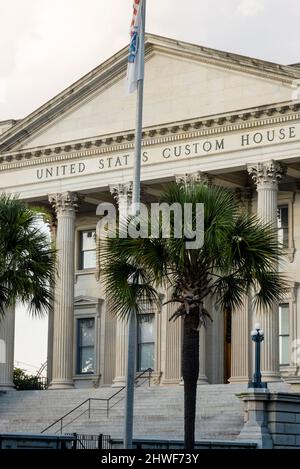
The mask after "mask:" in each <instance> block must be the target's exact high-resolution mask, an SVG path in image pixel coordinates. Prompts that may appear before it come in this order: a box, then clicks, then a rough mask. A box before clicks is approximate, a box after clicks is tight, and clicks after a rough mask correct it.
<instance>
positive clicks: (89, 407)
mask: <svg viewBox="0 0 300 469" xmlns="http://www.w3.org/2000/svg"><path fill="white" fill-rule="evenodd" d="M146 373H148V383H149V386H150V385H151V376H152V373H153V369H152V368H147V370H144V371H143V372H142V373H140V374H139V375H138V376H136V378H135V381H137V380H138V379H140V378H142V377H143V376H144V375H145V374H146ZM125 388H126V386H122V387H121V388H120V389H119V390H118V391H117V392H115V393H114V394H112V395H111V396H110V397H107V398H104V397H102V398H100V397H99V398H97V397H89V398H88V399H86V400H85V401H83V402H81V404H78V405H77V406H76V407H74V408H73V409H72V410H70V411H69V412H67V413H66V414H64V415H63V416H62V417H60V418H59V419H57V420H55V422H53V423H51V425H49V426H48V427H46V428H44V429H43V430H42V431H41V433H45V432H46V431H47V430H49V429H50V428H52V427H54V426H55V425H56V424H58V423H60V433H62V431H63V428H64V425H63V420H64V419H65V418H66V417H68V416H69V415H71V414H72V413H73V412H75V411H76V410H78V409H80V407H82V406H83V405H84V404H86V403H87V402H88V409H87V411H88V418H91V402H92V401H105V402H106V417H107V418H108V417H109V409H110V401H111V400H112V399H113V398H114V397H116V396H117V395H118V394H120V393H121V392H122V391H124V389H125ZM120 401H121V399H120ZM120 401H118V402H120ZM85 412H86V410H84V411H83V412H81V413H80V414H79V415H78V416H76V417H75V418H74V419H73V420H72V421H71V422H69V423H68V425H70V423H73V422H74V421H75V420H76V419H77V418H79V417H81V415H83V414H84V413H85Z"/></svg>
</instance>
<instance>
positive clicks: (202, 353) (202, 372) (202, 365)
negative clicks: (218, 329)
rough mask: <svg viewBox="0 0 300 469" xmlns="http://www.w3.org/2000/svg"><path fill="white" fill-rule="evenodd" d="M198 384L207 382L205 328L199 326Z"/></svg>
mask: <svg viewBox="0 0 300 469" xmlns="http://www.w3.org/2000/svg"><path fill="white" fill-rule="evenodd" d="M198 384H208V379H207V376H206V329H205V327H201V328H200V331H199V377H198Z"/></svg>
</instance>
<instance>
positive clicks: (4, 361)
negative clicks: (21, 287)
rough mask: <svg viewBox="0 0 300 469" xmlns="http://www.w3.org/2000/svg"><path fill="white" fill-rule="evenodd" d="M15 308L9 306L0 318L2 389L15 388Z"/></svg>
mask: <svg viewBox="0 0 300 469" xmlns="http://www.w3.org/2000/svg"><path fill="white" fill-rule="evenodd" d="M14 345H15V308H14V307H9V308H7V310H6V313H5V316H4V317H3V318H1V319H0V391H8V390H11V389H14V383H13V371H14Z"/></svg>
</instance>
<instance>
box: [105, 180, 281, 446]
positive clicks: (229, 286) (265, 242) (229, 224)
mask: <svg viewBox="0 0 300 469" xmlns="http://www.w3.org/2000/svg"><path fill="white" fill-rule="evenodd" d="M161 201H162V202H166V203H168V204H169V205H172V204H173V203H174V202H177V203H179V204H180V205H181V206H182V207H183V206H184V204H185V203H191V204H193V206H194V207H195V204H196V203H202V204H204V227H205V228H204V243H203V246H202V247H199V248H198V249H192V250H189V249H186V244H185V243H186V239H185V238H184V236H183V237H182V238H181V239H177V238H175V237H174V236H172V233H173V232H174V226H175V225H174V223H175V217H172V218H171V237H170V238H169V239H165V238H163V237H162V236H159V237H156V238H155V237H153V236H152V237H151V236H149V237H147V238H137V239H131V238H129V237H128V238H125V239H124V237H120V236H117V237H115V238H113V237H106V238H104V239H102V241H101V242H100V256H101V272H102V275H103V277H104V283H105V285H106V291H107V296H108V298H109V300H110V305H111V307H112V310H113V311H114V312H115V313H116V314H119V315H121V316H123V317H128V316H129V315H130V314H137V316H138V315H139V313H141V312H142V311H143V305H144V304H145V302H147V301H148V302H150V303H152V304H153V303H157V302H158V298H159V297H158V289H159V288H160V287H161V286H163V285H164V286H165V285H166V284H169V285H171V286H172V296H171V300H170V301H171V302H173V303H174V304H175V305H177V308H176V310H175V312H174V314H173V319H177V318H181V320H182V321H183V343H182V376H183V380H184V434H185V448H186V449H187V450H192V449H193V448H194V442H195V441H194V438H195V436H194V435H195V414H196V394H197V379H198V373H199V328H200V327H201V326H205V325H206V323H207V321H208V320H210V314H209V311H207V310H206V309H205V308H204V300H205V298H206V297H208V296H209V295H214V297H215V298H217V301H218V303H219V305H220V307H222V309H223V310H224V311H225V310H229V311H232V310H233V309H235V308H237V307H239V306H240V305H241V304H242V303H243V300H244V298H245V296H247V295H248V294H249V293H250V292H255V294H254V301H255V304H256V306H257V307H264V306H265V307H270V306H271V305H272V304H273V303H274V302H277V301H278V300H279V299H280V298H281V296H282V295H283V294H284V292H285V291H286V283H285V280H284V278H282V277H281V275H280V274H279V273H278V272H277V271H276V265H277V263H278V261H279V258H280V255H281V249H280V247H279V245H278V242H277V237H276V234H275V232H274V231H273V229H272V227H270V226H268V225H264V224H262V223H261V222H260V221H259V220H258V219H257V218H256V217H255V216H251V215H249V214H247V213H245V212H243V211H242V210H241V208H240V206H239V203H238V201H237V200H236V198H235V196H234V194H233V193H231V192H229V191H227V190H225V189H222V188H220V187H219V188H217V187H208V186H205V185H203V184H192V185H189V186H177V185H172V186H171V187H170V188H169V189H168V190H166V192H165V193H164V194H163V195H162V198H161ZM194 216H195V213H194ZM144 221H145V220H144ZM194 221H195V219H194ZM127 222H130V220H128V221H127ZM152 223H153V218H152ZM156 223H158V225H159V227H160V232H161V227H162V225H161V223H162V222H161V219H158V220H156ZM148 227H149V230H150V221H149V222H148ZM123 229H124V227H122V230H123ZM266 314H267V313H266Z"/></svg>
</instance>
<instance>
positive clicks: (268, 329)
mask: <svg viewBox="0 0 300 469" xmlns="http://www.w3.org/2000/svg"><path fill="white" fill-rule="evenodd" d="M248 172H249V173H250V175H251V177H252V179H253V181H254V183H255V185H256V190H257V214H258V216H259V217H260V219H261V220H262V221H263V222H265V223H269V224H271V225H273V226H274V228H276V226H277V193H278V184H279V182H280V180H281V178H282V175H283V173H284V170H283V168H282V166H281V165H280V163H278V162H276V161H274V160H271V161H267V162H264V163H257V164H255V165H251V166H249V167H248ZM256 322H259V323H260V324H261V327H262V329H263V330H264V332H265V341H264V343H263V345H262V376H263V378H264V380H265V381H278V380H279V379H280V372H279V317H278V305H274V306H273V308H272V310H269V309H268V310H261V311H257V312H256Z"/></svg>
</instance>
